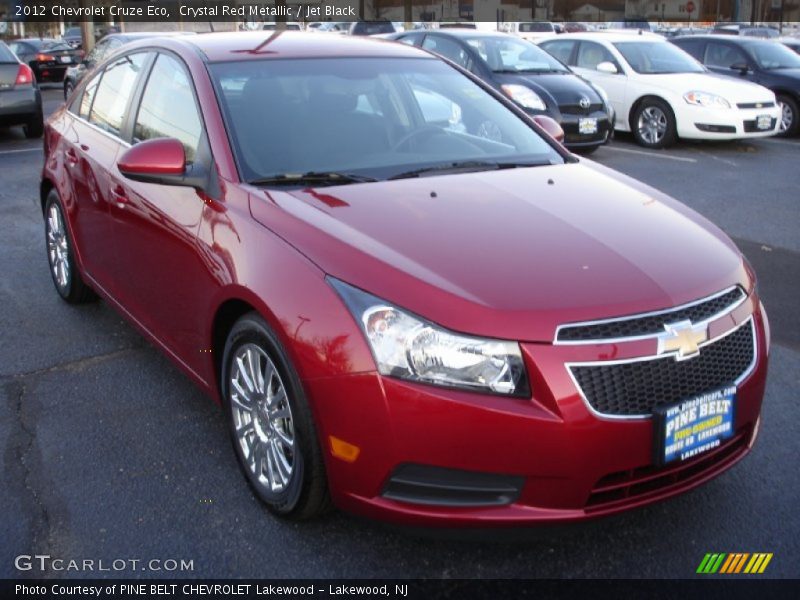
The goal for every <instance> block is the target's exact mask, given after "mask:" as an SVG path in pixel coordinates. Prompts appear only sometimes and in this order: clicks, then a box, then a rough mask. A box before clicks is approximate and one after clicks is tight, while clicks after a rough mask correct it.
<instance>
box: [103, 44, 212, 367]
mask: <svg viewBox="0 0 800 600" xmlns="http://www.w3.org/2000/svg"><path fill="white" fill-rule="evenodd" d="M137 97H138V98H137V99H136V100H135V101H134V106H133V107H132V108H131V113H130V123H131V124H130V134H129V135H130V139H131V144H132V145H135V144H138V143H141V142H144V141H146V140H150V139H155V138H164V137H168V138H176V139H178V140H179V141H180V142H181V143H182V144H183V146H184V151H185V153H186V161H187V164H188V163H191V162H192V161H194V159H195V158H196V157H197V155H198V153H200V152H206V153H207V152H209V149H208V145H207V141H206V138H205V135H204V133H203V132H204V127H203V121H202V116H201V112H200V107H199V104H198V102H197V99H196V96H195V91H194V86H193V83H192V79H191V75H190V73H189V71H188V69H187V68H186V66H185V65H184V64H183V62H182V61H181V59H179V58H178V57H177V56H175V55H173V54H171V53H168V52H162V53H159V54H158V55H157V58H156V59H155V61H154V62H153V66H152V69H151V70H150V72H149V74H148V75H147V78H146V81H145V83H144V86H143V89H141V90H139V92H138V93H137ZM111 179H112V183H111V185H112V188H113V189H114V193H115V195H116V196H117V201H116V202H114V203H113V205H111V207H110V210H111V215H112V217H113V221H114V227H115V229H114V237H115V240H116V244H117V252H116V263H115V268H114V274H115V279H116V280H118V281H119V282H120V285H121V286H122V287H123V289H122V293H121V301H122V303H123V304H124V306H125V308H126V309H127V310H128V312H130V313H131V314H132V315H133V316H134V317H135V318H136V320H137V321H139V323H140V324H142V325H144V327H145V328H147V329H148V330H149V331H151V332H152V333H153V334H154V335H156V336H157V337H158V338H159V340H160V341H161V342H163V343H164V344H165V345H166V346H167V347H168V349H169V350H171V351H172V352H173V353H174V354H175V355H176V356H178V357H179V358H180V359H181V360H182V361H183V362H184V363H188V362H194V361H195V359H196V358H197V356H198V353H199V352H200V350H201V344H202V332H203V330H204V324H201V323H200V315H201V314H202V312H203V311H202V310H201V309H200V307H201V306H206V304H207V299H206V298H204V296H203V292H202V289H203V284H205V285H207V281H206V279H205V277H207V274H206V270H205V267H204V264H205V263H204V259H203V255H202V254H201V253H200V252H199V250H198V246H197V231H198V228H199V225H200V221H201V218H202V215H203V209H204V208H205V206H206V205H205V197H204V196H203V195H202V193H201V192H198V191H197V190H195V189H193V188H189V187H172V186H165V185H159V184H154V183H142V182H137V181H133V180H131V179H127V178H126V177H124V176H123V175H122V174H121V173H120V172H119V169H118V168H117V166H116V165H114V167H113V168H112V176H111ZM206 289H207V288H206Z"/></svg>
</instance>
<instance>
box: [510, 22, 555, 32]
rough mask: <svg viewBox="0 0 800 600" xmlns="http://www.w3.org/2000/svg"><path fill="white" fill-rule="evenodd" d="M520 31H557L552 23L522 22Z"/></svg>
mask: <svg viewBox="0 0 800 600" xmlns="http://www.w3.org/2000/svg"><path fill="white" fill-rule="evenodd" d="M519 31H520V33H552V32H553V31H555V29H554V28H553V24H552V23H520V24H519Z"/></svg>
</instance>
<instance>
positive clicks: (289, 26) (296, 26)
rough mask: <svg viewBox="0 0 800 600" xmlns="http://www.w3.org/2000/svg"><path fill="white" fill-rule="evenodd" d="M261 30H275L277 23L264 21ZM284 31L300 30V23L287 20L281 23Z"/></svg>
mask: <svg viewBox="0 0 800 600" xmlns="http://www.w3.org/2000/svg"><path fill="white" fill-rule="evenodd" d="M261 29H262V31H275V30H276V29H278V24H277V23H275V22H269V23H264V25H262V27H261ZM283 29H284V31H301V30H302V27H300V23H294V22H288V23H284V24H283Z"/></svg>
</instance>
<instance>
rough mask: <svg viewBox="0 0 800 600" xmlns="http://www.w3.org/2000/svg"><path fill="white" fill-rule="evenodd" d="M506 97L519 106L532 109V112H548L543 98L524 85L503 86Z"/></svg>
mask: <svg viewBox="0 0 800 600" xmlns="http://www.w3.org/2000/svg"><path fill="white" fill-rule="evenodd" d="M500 88H501V89H502V90H503V92H504V93H505V95H506V96H508V97H509V98H511V99H512V100H513V101H514V102H516V103H517V104H519V105H521V106H524V107H525V108H530V109H532V110H547V106H545V104H544V100H542V98H541V96H539V94H537V93H536V92H534V91H533V90H532V89H531V88H529V87H525V86H524V85H516V84H508V85H501V86H500Z"/></svg>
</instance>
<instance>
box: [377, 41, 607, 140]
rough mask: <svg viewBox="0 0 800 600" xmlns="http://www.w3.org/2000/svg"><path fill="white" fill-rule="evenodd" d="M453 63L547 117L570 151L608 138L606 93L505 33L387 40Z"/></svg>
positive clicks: (534, 111) (534, 47) (522, 106)
mask: <svg viewBox="0 0 800 600" xmlns="http://www.w3.org/2000/svg"><path fill="white" fill-rule="evenodd" d="M390 38H393V39H395V40H398V41H401V42H405V43H408V44H412V45H415V46H418V47H421V48H424V49H426V50H429V51H431V52H435V53H436V54H439V55H440V56H444V57H445V58H447V59H449V60H451V61H453V62H454V63H456V64H457V65H459V66H460V67H462V68H464V69H466V70H468V71H470V72H472V73H473V74H474V75H476V76H478V77H480V78H481V79H483V80H484V81H485V82H486V83H488V84H489V85H491V86H492V87H493V88H495V89H496V90H498V91H499V92H501V93H503V94H505V95H506V96H508V97H509V98H511V99H512V100H513V101H514V102H516V103H517V104H518V105H519V106H520V107H521V108H522V109H523V110H525V112H527V113H529V114H531V115H541V114H544V115H548V116H550V117H552V118H553V119H555V120H556V121H557V122H558V123H559V124H560V125H561V127H562V128H563V130H564V134H565V137H564V142H565V144H566V146H567V147H568V148H569V149H570V150H579V151H583V152H592V151H593V150H596V149H597V148H598V147H599V146H601V145H603V144H605V143H606V142H608V141H609V140H610V139H611V133H612V131H613V130H614V112H613V111H612V110H611V108H610V107H609V105H608V102H607V100H606V99H605V92H602V91H601V90H599V89H597V88H596V87H594V86H593V85H592V84H591V83H589V82H588V81H586V80H584V79H582V78H581V77H579V76H577V75H575V74H574V73H572V72H570V70H569V69H568V68H567V67H565V66H564V65H563V64H561V63H560V62H558V61H557V60H555V59H554V58H553V57H551V56H550V55H549V54H548V53H547V52H545V51H544V50H542V49H541V48H539V47H538V46H536V45H534V44H532V43H531V42H528V41H527V40H522V39H519V38H517V37H515V36H513V35H508V34H505V33H492V32H481V31H474V30H468V29H463V30H458V29H455V30H448V31H437V30H431V31H410V32H404V33H399V34H396V35H394V36H390Z"/></svg>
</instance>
